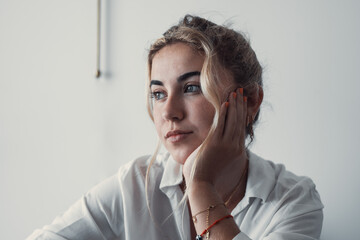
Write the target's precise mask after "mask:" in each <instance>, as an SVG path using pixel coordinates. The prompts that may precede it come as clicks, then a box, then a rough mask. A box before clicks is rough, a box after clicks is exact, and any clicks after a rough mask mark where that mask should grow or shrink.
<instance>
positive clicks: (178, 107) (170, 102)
mask: <svg viewBox="0 0 360 240" xmlns="http://www.w3.org/2000/svg"><path fill="white" fill-rule="evenodd" d="M184 116H185V111H184V104H183V102H182V101H181V99H179V98H178V97H176V96H174V95H173V96H168V98H167V99H166V102H165V103H164V108H163V112H162V117H163V119H164V120H167V121H173V122H176V121H181V120H182V119H183V118H184Z"/></svg>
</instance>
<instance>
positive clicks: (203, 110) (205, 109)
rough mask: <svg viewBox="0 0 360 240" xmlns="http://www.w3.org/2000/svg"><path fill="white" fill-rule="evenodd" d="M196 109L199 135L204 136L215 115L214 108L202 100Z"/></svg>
mask: <svg viewBox="0 0 360 240" xmlns="http://www.w3.org/2000/svg"><path fill="white" fill-rule="evenodd" d="M198 106H199V107H198V109H196V113H197V116H198V117H197V121H198V123H199V125H200V128H201V130H202V131H201V135H202V136H203V137H204V138H205V137H206V136H207V134H208V132H209V130H210V127H211V125H212V123H213V118H214V115H215V108H214V107H213V106H212V105H211V104H210V103H209V102H208V101H204V102H202V103H201V104H199V105H198Z"/></svg>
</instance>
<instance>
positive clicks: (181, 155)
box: [169, 151, 192, 165]
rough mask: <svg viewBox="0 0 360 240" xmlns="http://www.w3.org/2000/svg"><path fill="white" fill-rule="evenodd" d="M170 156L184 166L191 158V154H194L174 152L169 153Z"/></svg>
mask: <svg viewBox="0 0 360 240" xmlns="http://www.w3.org/2000/svg"><path fill="white" fill-rule="evenodd" d="M169 153H170V155H171V156H172V157H173V159H174V160H175V161H176V162H178V163H180V164H181V165H184V163H185V162H186V159H187V158H188V157H189V156H190V154H191V153H192V151H191V152H190V151H187V152H172V151H169Z"/></svg>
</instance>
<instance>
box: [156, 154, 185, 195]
mask: <svg viewBox="0 0 360 240" xmlns="http://www.w3.org/2000/svg"><path fill="white" fill-rule="evenodd" d="M163 161H164V164H165V168H164V173H163V176H162V178H161V181H160V186H159V187H160V190H161V191H162V192H163V193H165V194H166V195H167V196H170V195H171V194H172V193H174V192H175V190H176V188H174V186H178V185H179V184H181V183H182V181H183V176H182V165H181V164H180V163H178V162H176V161H175V160H174V159H173V158H172V157H171V155H170V154H169V153H166V154H165V156H164V159H163Z"/></svg>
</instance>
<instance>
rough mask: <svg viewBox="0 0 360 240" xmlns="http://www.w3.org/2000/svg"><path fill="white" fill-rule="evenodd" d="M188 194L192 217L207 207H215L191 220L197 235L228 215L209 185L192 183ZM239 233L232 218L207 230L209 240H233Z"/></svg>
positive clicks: (219, 198)
mask: <svg viewBox="0 0 360 240" xmlns="http://www.w3.org/2000/svg"><path fill="white" fill-rule="evenodd" d="M188 193H189V203H190V208H191V212H192V215H193V216H194V215H196V214H197V213H199V212H202V211H204V210H206V209H208V208H209V206H216V207H214V208H211V209H210V210H208V211H204V212H203V213H201V214H198V215H196V217H195V218H194V219H193V221H194V225H195V229H196V232H197V234H198V235H200V234H201V233H202V232H203V231H204V230H205V229H207V228H208V227H209V226H210V225H211V224H213V223H214V222H216V221H217V220H219V219H222V218H223V217H226V216H228V215H230V212H229V210H228V209H227V208H226V207H225V205H224V204H223V200H222V199H221V197H220V196H219V194H218V193H217V191H216V189H215V187H214V186H212V185H211V184H209V183H206V182H200V183H198V182H196V183H192V185H191V186H190V189H189V191H188ZM239 232H240V230H239V227H238V226H237V225H236V223H235V221H234V220H233V218H225V219H223V220H221V221H220V222H218V223H217V224H216V225H214V226H213V227H211V229H209V239H233V238H234V237H235V236H236V235H237V234H238V233H239ZM203 237H204V236H203ZM203 239H206V238H205V237H204V238H203Z"/></svg>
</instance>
